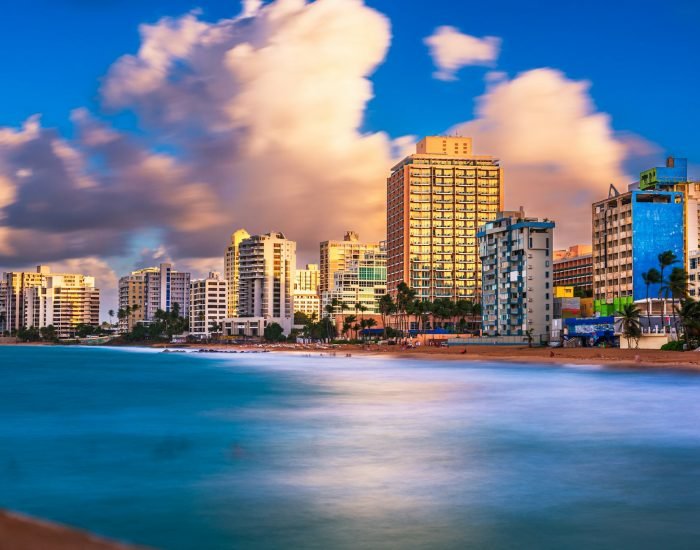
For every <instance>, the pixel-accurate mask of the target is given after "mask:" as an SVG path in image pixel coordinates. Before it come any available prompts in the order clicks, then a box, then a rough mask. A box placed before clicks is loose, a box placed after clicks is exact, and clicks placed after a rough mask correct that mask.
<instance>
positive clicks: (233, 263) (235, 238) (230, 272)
mask: <svg viewBox="0 0 700 550" xmlns="http://www.w3.org/2000/svg"><path fill="white" fill-rule="evenodd" d="M249 237H250V235H249V234H248V232H247V231H246V230H245V229H239V230H237V231H234V232H233V233H232V234H231V240H230V242H229V244H228V246H227V247H226V253H225V254H224V278H225V279H226V283H227V284H228V304H227V307H226V316H227V317H235V316H236V315H238V273H239V253H238V246H239V245H240V244H241V241H243V240H244V239H247V238H249Z"/></svg>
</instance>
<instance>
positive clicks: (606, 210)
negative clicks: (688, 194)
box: [592, 186, 685, 315]
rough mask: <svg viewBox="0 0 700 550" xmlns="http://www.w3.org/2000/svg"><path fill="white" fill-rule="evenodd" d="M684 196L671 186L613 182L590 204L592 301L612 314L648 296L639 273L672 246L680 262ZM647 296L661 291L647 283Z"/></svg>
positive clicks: (653, 265)
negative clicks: (628, 186)
mask: <svg viewBox="0 0 700 550" xmlns="http://www.w3.org/2000/svg"><path fill="white" fill-rule="evenodd" d="M684 212H685V206H684V197H683V193H680V192H675V191H656V190H649V191H641V190H634V191H628V192H627V193H619V192H617V190H615V188H614V187H612V186H611V189H610V193H609V196H608V198H607V199H605V200H602V201H598V202H596V203H594V204H593V214H592V215H593V307H594V310H595V312H596V313H599V314H600V315H614V314H615V313H616V312H618V311H620V310H621V309H622V307H623V306H624V305H626V304H630V303H632V302H637V301H646V296H647V288H646V285H645V284H644V280H643V277H642V274H643V273H645V272H646V271H648V270H649V269H650V268H657V269H658V268H659V265H658V255H659V254H660V253H661V252H664V251H666V250H670V251H672V252H673V253H674V254H676V256H677V257H678V259H679V260H680V261H681V263H682V264H684V263H685V253H684V242H685V239H684V233H685V231H684V223H683V221H684ZM649 294H650V297H652V298H656V297H657V296H658V295H659V285H651V286H650V288H649Z"/></svg>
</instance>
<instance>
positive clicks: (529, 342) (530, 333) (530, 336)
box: [525, 328, 535, 348]
mask: <svg viewBox="0 0 700 550" xmlns="http://www.w3.org/2000/svg"><path fill="white" fill-rule="evenodd" d="M534 332H535V331H534V330H533V329H531V328H529V329H527V330H526V331H525V338H527V347H528V348H531V347H532V341H533V340H534V337H533V334H534Z"/></svg>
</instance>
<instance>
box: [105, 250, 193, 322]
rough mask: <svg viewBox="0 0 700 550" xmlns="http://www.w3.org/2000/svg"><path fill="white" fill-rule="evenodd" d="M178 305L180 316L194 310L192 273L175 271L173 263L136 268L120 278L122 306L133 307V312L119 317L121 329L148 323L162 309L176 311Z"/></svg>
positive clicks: (123, 308)
mask: <svg viewBox="0 0 700 550" xmlns="http://www.w3.org/2000/svg"><path fill="white" fill-rule="evenodd" d="M175 304H177V305H178V308H179V310H180V316H182V317H188V316H189V312H190V274H189V273H184V272H180V271H175V270H174V269H173V266H172V264H170V263H162V264H160V265H159V266H158V267H147V268H144V269H139V270H136V271H132V272H131V273H130V274H129V275H126V276H124V277H122V278H121V279H119V309H120V310H126V308H127V307H128V308H130V311H131V314H130V315H129V316H127V317H125V318H123V319H120V320H119V330H120V332H127V331H130V330H132V329H133V328H134V326H135V325H136V324H138V323H145V324H148V323H150V322H151V321H153V319H154V318H155V313H156V311H158V310H159V309H161V310H163V311H168V312H169V311H172V310H173V307H174V306H175Z"/></svg>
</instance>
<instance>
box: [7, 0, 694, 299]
mask: <svg viewBox="0 0 700 550" xmlns="http://www.w3.org/2000/svg"><path fill="white" fill-rule="evenodd" d="M698 23H700V4H699V3H697V2H695V1H691V0H685V1H669V2H665V3H663V4H662V3H660V2H651V1H643V0H642V1H627V0H616V1H615V2H609V1H608V2H602V1H597V0H594V1H589V2H586V3H585V8H583V7H582V3H581V2H575V1H564V0H558V1H547V2H530V3H524V2H516V1H510V0H508V1H498V0H495V1H491V2H454V1H453V0H432V1H431V2H430V3H428V4H426V3H425V2H417V1H413V0H402V1H397V0H366V1H362V0H316V1H315V2H304V1H303V0H275V1H267V2H259V1H256V0H249V1H247V2H245V3H244V4H241V3H240V2H236V1H205V0H200V1H199V2H197V1H194V0H193V1H186V0H167V1H166V0H140V1H137V0H121V1H117V0H103V1H100V2H94V1H91V0H64V1H62V2H51V1H48V0H42V1H39V0H26V1H24V2H15V3H12V5H10V6H6V7H5V8H4V11H3V15H2V17H1V18H0V52H1V53H0V69H1V71H2V73H1V74H2V75H3V79H2V85H0V271H3V270H9V269H17V268H26V267H31V266H34V265H36V264H38V263H40V262H41V263H47V264H50V265H52V266H53V269H54V270H55V271H58V270H68V269H70V270H79V271H85V272H88V273H92V274H94V275H96V276H97V279H98V284H99V286H100V287H101V288H102V290H103V310H106V309H108V308H110V307H114V306H115V305H116V294H115V290H114V289H115V287H116V282H117V279H118V276H120V275H123V274H125V273H127V272H128V271H130V270H132V269H134V268H137V267H143V266H145V265H150V264H153V263H156V262H158V261H163V260H171V261H174V262H175V264H176V268H179V269H182V270H191V271H192V272H193V274H195V275H196V276H201V275H202V274H204V273H205V272H206V271H209V270H219V271H221V270H222V269H223V265H222V262H223V259H222V257H223V250H224V249H225V247H226V244H227V239H228V236H229V234H230V233H232V232H233V231H234V230H236V229H237V228H239V227H245V228H246V229H247V230H248V231H250V232H268V231H282V232H284V233H285V234H286V235H287V237H288V238H290V239H293V240H296V241H297V242H298V250H299V263H300V264H301V263H304V262H307V261H314V259H315V258H316V257H317V254H318V242H319V241H321V240H326V239H329V238H331V239H332V238H341V237H342V235H343V233H344V231H345V230H348V229H353V230H355V231H357V232H359V233H360V235H361V236H362V237H363V238H367V239H381V238H382V237H383V234H384V231H385V205H384V199H385V179H386V176H387V174H388V170H389V169H390V167H391V166H392V165H393V163H395V162H396V161H397V160H398V159H400V158H401V157H402V156H403V155H404V154H406V153H409V152H411V148H412V146H413V144H414V142H415V141H416V140H417V139H418V138H419V137H421V136H423V135H434V134H442V133H455V134H460V135H469V136H472V137H473V139H474V149H475V151H476V152H477V153H478V154H489V155H494V156H496V157H497V158H499V159H500V161H501V164H502V166H503V167H504V173H505V202H506V207H508V208H517V207H518V206H521V205H522V206H524V207H525V209H526V212H528V214H530V215H536V216H541V217H547V218H550V219H553V220H554V221H555V222H556V223H557V228H556V233H555V235H556V242H555V245H556V246H559V247H562V246H568V245H570V244H575V243H577V242H590V204H591V202H592V201H594V200H597V199H598V198H601V197H604V196H605V194H606V193H607V188H608V186H609V184H610V183H614V184H615V185H616V186H618V188H623V189H624V188H625V186H626V185H627V184H628V183H631V182H632V181H634V180H635V178H636V176H637V175H638V172H639V171H640V170H643V169H645V168H648V167H652V166H657V165H662V164H663V162H664V159H665V157H666V156H667V155H676V156H679V157H687V158H688V159H689V162H690V164H691V175H692V176H694V177H696V178H700V169H698V167H699V166H700V140H698V138H697V137H696V136H697V131H696V129H697V127H698V123H699V122H700V120H698V119H699V117H700V115H698V112H699V111H698V109H697V108H696V107H695V104H694V99H695V96H696V95H697V90H698V89H700V70H698V64H697V59H698V54H699V53H700V42H698V41H697V38H696V29H697V26H698Z"/></svg>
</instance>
